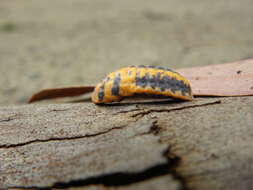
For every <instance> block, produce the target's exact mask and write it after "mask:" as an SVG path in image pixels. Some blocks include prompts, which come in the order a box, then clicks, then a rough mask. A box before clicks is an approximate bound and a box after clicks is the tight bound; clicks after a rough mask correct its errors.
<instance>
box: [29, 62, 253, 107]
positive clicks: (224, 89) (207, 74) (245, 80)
mask: <svg viewBox="0 0 253 190" xmlns="http://www.w3.org/2000/svg"><path fill="white" fill-rule="evenodd" d="M177 72H179V73H180V74H181V75H183V76H184V77H185V78H187V79H188V80H189V81H190V83H191V87H192V91H193V94H194V96H249V95H253V59H248V60H242V61H237V62H233V63H225V64H218V65H209V66H202V67H192V68H183V69H178V70H177ZM94 88H95V87H94V86H78V87H65V88H52V89H45V90H42V91H40V92H38V93H36V94H34V95H33V96H32V97H31V98H30V100H29V103H31V102H35V101H39V100H45V99H52V98H59V97H67V96H69V97H72V96H80V95H83V94H86V93H89V92H92V91H93V90H94Z"/></svg>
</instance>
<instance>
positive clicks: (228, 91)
mask: <svg viewBox="0 0 253 190" xmlns="http://www.w3.org/2000/svg"><path fill="white" fill-rule="evenodd" d="M177 72H179V73H180V74H181V75H183V76H184V77H185V78H187V79H188V80H189V81H190V83H191V87H192V91H193V94H194V95H195V96H249V95H253V59H248V60H242V61H237V62H233V63H226V64H218V65H210V66H203V67H193V68H183V69H178V70H177Z"/></svg>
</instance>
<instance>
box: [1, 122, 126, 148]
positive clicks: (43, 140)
mask: <svg viewBox="0 0 253 190" xmlns="http://www.w3.org/2000/svg"><path fill="white" fill-rule="evenodd" d="M124 127H126V126H125V125H124V126H119V127H113V128H111V129H108V130H106V131H103V132H99V133H95V134H87V135H81V136H74V137H55V138H49V139H36V140H32V141H27V142H24V143H18V144H8V145H0V149H1V148H4V149H8V148H17V147H21V146H25V145H29V144H33V143H41V142H52V141H67V140H75V139H82V138H90V137H95V136H99V135H103V134H106V133H109V132H110V131H112V130H117V129H122V128H124Z"/></svg>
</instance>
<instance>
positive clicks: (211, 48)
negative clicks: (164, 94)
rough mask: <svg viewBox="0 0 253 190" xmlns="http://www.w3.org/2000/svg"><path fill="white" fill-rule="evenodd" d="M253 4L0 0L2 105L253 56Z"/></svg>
mask: <svg viewBox="0 0 253 190" xmlns="http://www.w3.org/2000/svg"><path fill="white" fill-rule="evenodd" d="M252 18H253V1H252V0H240V1H238V0H229V1H228V0H219V1H218V0H217V1H213V0H205V1H203V0H187V1H186V0H185V1H178V0H168V1H164V0H156V1H151V0H138V1H136V0H129V1H123V0H89V1H88V0H0V105H10V104H21V103H22V104H23V103H25V101H26V99H27V98H28V97H29V96H30V95H31V94H32V93H33V92H34V91H37V90H39V89H41V88H48V87H60V86H67V85H82V84H94V83H96V82H98V81H99V80H101V79H102V78H103V77H104V76H105V75H106V74H107V73H108V72H110V71H113V70H115V69H118V68H120V67H122V66H128V65H141V64H145V65H160V66H164V67H168V68H181V67H190V66H195V65H208V64H215V63H223V62H230V61H236V60H240V59H244V58H247V57H251V56H253V33H252V31H253V19H252Z"/></svg>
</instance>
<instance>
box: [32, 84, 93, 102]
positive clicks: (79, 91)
mask: <svg viewBox="0 0 253 190" xmlns="http://www.w3.org/2000/svg"><path fill="white" fill-rule="evenodd" d="M93 90H94V86H76V87H65V88H51V89H45V90H42V91H40V92H37V93H36V94H33V96H32V97H31V98H30V99H29V101H28V102H29V103H32V102H36V101H39V100H45V99H52V98H60V97H67V96H69V97H72V96H80V95H83V94H85V93H89V92H92V91H93Z"/></svg>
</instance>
